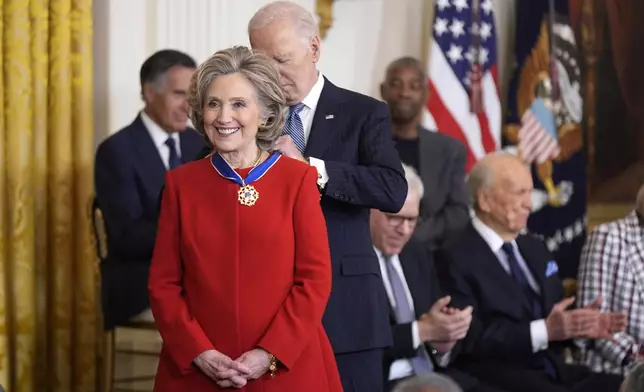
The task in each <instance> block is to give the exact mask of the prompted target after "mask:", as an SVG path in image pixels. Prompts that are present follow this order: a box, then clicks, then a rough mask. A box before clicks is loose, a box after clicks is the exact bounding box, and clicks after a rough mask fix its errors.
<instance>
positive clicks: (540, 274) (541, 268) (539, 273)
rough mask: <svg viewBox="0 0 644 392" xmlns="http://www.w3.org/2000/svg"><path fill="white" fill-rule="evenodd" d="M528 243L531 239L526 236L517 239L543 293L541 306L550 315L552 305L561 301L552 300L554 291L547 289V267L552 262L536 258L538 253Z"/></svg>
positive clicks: (520, 250)
mask: <svg viewBox="0 0 644 392" xmlns="http://www.w3.org/2000/svg"><path fill="white" fill-rule="evenodd" d="M528 241H529V239H528V238H527V237H526V236H519V237H518V238H517V245H518V247H519V253H521V257H522V258H523V260H525V262H526V264H527V266H528V269H530V272H531V273H532V277H533V278H534V279H535V281H536V282H537V286H539V291H540V292H541V306H542V308H543V311H544V313H548V312H549V308H550V304H554V303H555V302H557V301H558V300H559V299H558V298H552V294H553V293H552V290H549V289H548V287H546V267H547V263H548V261H550V260H543V259H540V258H538V257H536V256H535V255H537V254H538V253H537V252H533V251H531V249H530V244H529V242H528ZM545 316H547V314H545V315H544V317H545Z"/></svg>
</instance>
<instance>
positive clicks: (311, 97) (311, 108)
mask: <svg viewBox="0 0 644 392" xmlns="http://www.w3.org/2000/svg"><path fill="white" fill-rule="evenodd" d="M322 88H324V76H322V73H321V72H318V80H317V81H316V82H315V84H314V85H313V87H312V88H311V91H309V94H308V95H307V96H306V97H304V99H303V100H302V103H303V104H304V107H303V108H302V110H301V111H300V113H298V115H299V116H300V120H302V126H303V128H304V142H305V143H308V141H309V136H310V135H311V128H312V127H313V117H315V109H317V107H318V102H319V101H320V95H321V94H322ZM309 161H310V162H311V166H314V167H315V168H316V169H317V171H318V174H319V175H320V178H319V179H318V183H319V184H320V185H322V186H324V185H325V184H326V183H327V181H329V175H328V174H327V172H326V166H325V165H324V161H323V160H321V159H319V158H315V157H309Z"/></svg>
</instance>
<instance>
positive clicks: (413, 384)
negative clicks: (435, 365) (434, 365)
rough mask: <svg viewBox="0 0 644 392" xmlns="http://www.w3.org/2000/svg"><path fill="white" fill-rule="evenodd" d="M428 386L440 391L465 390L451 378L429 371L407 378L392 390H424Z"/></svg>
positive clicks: (403, 391) (408, 391) (460, 391)
mask: <svg viewBox="0 0 644 392" xmlns="http://www.w3.org/2000/svg"><path fill="white" fill-rule="evenodd" d="M427 388H433V389H435V390H436V391H440V392H463V390H462V389H461V387H459V386H458V384H456V383H455V382H454V381H453V380H452V379H451V378H449V377H447V376H443V375H442V374H438V373H427V374H423V375H421V376H416V377H413V378H410V379H409V380H405V381H403V382H401V383H400V384H398V385H396V388H394V390H393V391H392V392H423V391H424V390H425V389H427Z"/></svg>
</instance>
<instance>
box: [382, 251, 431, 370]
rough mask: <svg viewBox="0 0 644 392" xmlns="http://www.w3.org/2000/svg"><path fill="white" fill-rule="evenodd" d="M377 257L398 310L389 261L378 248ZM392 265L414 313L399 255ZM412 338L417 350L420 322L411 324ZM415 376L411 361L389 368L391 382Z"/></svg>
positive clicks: (386, 288)
mask: <svg viewBox="0 0 644 392" xmlns="http://www.w3.org/2000/svg"><path fill="white" fill-rule="evenodd" d="M374 249H375V250H376V255H378V262H379V263H380V274H381V275H382V283H384V285H385V291H386V292H387V297H388V298H389V303H390V304H391V307H392V308H394V309H395V308H396V299H395V298H394V293H393V290H392V289H391V283H390V282H389V273H388V272H387V264H386V263H387V261H386V260H385V256H384V255H383V254H382V253H381V252H380V251H379V250H378V249H376V248H374ZM389 262H390V263H391V265H392V266H393V267H394V269H395V270H396V272H398V275H400V279H401V280H402V283H403V288H404V289H405V296H406V297H407V301H408V302H409V307H410V308H411V311H412V312H414V299H413V298H412V296H411V291H409V286H408V285H407V278H405V273H404V272H403V269H402V265H401V264H400V258H399V257H398V255H394V256H391V259H390V260H389ZM411 338H412V341H413V344H414V349H417V348H418V346H420V344H421V343H422V342H421V340H420V334H419V332H418V321H414V322H412V323H411ZM413 374H414V370H413V368H412V366H411V361H410V360H409V359H405V358H403V359H398V360H396V361H394V362H393V363H392V364H391V367H390V368H389V380H398V379H401V378H403V377H409V376H412V375H413Z"/></svg>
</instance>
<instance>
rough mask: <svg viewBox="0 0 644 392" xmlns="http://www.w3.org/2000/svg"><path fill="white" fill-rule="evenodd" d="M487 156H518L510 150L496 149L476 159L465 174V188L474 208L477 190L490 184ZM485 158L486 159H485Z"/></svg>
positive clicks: (490, 169) (490, 174)
mask: <svg viewBox="0 0 644 392" xmlns="http://www.w3.org/2000/svg"><path fill="white" fill-rule="evenodd" d="M488 157H514V158H517V159H518V157H517V156H516V155H515V154H513V153H512V152H510V151H505V150H498V151H494V152H491V153H489V154H487V155H486V156H485V157H483V158H482V159H481V160H480V161H478V162H477V163H476V164H474V166H472V169H471V170H470V174H469V175H468V176H467V190H468V193H469V195H470V203H471V205H472V206H473V207H474V209H477V208H478V203H477V198H478V194H479V191H480V190H481V189H483V188H489V187H490V186H491V185H492V178H493V173H492V168H491V167H490V165H488V164H487V162H488V161H489V159H490V158H488ZM486 158H487V159H486Z"/></svg>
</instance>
